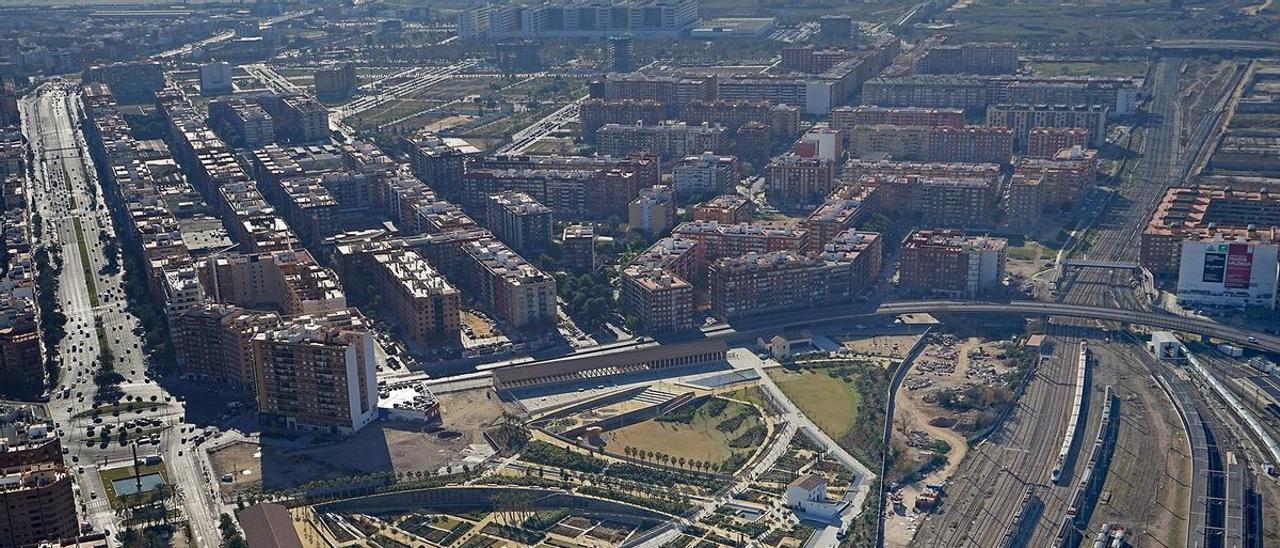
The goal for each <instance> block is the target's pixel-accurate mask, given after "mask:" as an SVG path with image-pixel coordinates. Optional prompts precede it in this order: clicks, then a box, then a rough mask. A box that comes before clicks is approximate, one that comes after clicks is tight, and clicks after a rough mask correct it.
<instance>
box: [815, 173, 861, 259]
mask: <svg viewBox="0 0 1280 548" xmlns="http://www.w3.org/2000/svg"><path fill="white" fill-rule="evenodd" d="M875 197H876V193H875V188H874V187H860V186H855V185H843V186H841V187H840V188H837V189H836V190H835V191H834V192H832V193H831V195H830V196H827V200H826V201H824V202H823V203H822V205H820V206H818V208H817V209H815V210H813V212H812V213H810V214H809V216H808V217H805V219H804V221H803V222H802V223H801V224H800V226H803V227H804V229H805V230H806V231H808V232H809V246H808V249H807V251H814V252H816V251H820V250H822V249H824V248H825V247H826V245H827V244H828V243H830V242H831V241H832V240H833V239H835V237H836V236H837V235H839V234H841V233H844V232H845V231H847V230H849V229H851V228H853V226H854V225H855V224H857V223H859V222H861V221H862V220H863V219H866V218H867V217H868V216H869V215H870V214H871V212H873V211H875V208H876V202H875Z"/></svg>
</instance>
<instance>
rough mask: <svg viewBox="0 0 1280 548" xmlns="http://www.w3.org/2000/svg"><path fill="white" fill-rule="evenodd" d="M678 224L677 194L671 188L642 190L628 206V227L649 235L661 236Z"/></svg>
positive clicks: (660, 187) (653, 187)
mask: <svg viewBox="0 0 1280 548" xmlns="http://www.w3.org/2000/svg"><path fill="white" fill-rule="evenodd" d="M675 224H676V193H675V191H674V190H673V189H672V188H671V187H669V186H651V187H649V188H644V189H640V194H639V195H638V196H636V199H635V200H632V201H631V203H630V204H628V206H627V226H628V227H629V228H630V229H631V230H639V231H642V232H646V233H649V234H659V233H661V232H663V231H665V230H666V229H668V228H671V227H672V226H675Z"/></svg>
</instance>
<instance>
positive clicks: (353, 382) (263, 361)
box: [253, 310, 378, 435]
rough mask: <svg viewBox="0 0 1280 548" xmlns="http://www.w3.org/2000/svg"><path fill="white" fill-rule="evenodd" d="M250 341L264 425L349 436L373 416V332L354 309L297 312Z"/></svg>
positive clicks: (375, 411) (375, 394) (375, 393)
mask: <svg viewBox="0 0 1280 548" xmlns="http://www.w3.org/2000/svg"><path fill="white" fill-rule="evenodd" d="M253 343H254V362H255V364H256V365H257V369H258V371H259V373H258V377H257V384H258V389H257V399H258V413H259V417H260V419H261V421H262V423H263V425H264V426H266V427H268V428H277V429H283V430H305V431H315V432H323V433H327V434H339V435H351V434H354V433H356V432H358V431H359V430H360V429H362V428H364V427H365V426H367V425H368V424H369V423H371V422H373V420H374V419H376V418H377V415H378V407H377V406H378V381H377V377H376V370H377V364H376V363H375V356H374V340H373V334H372V333H370V332H369V330H368V328H367V326H366V325H365V321H364V319H363V318H361V317H360V316H359V314H358V313H356V312H354V311H351V310H340V311H334V312H328V313H325V314H320V315H304V316H299V317H296V318H292V319H290V320H288V321H287V322H286V324H285V325H284V326H282V327H279V328H276V329H271V330H267V331H264V332H262V333H258V334H257V335H255V336H254V339H253Z"/></svg>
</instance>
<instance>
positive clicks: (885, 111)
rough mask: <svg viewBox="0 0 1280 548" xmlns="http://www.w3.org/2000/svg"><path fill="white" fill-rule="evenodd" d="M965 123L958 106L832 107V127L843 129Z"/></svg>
mask: <svg viewBox="0 0 1280 548" xmlns="http://www.w3.org/2000/svg"><path fill="white" fill-rule="evenodd" d="M880 124H887V125H894V126H950V127H963V126H964V110H963V109H958V108H925V107H884V106H873V105H861V106H840V107H836V108H834V109H831V127H833V128H836V129H839V130H842V131H844V132H845V136H846V138H847V137H848V135H849V133H850V132H851V131H853V128H854V127H856V126H874V125H880Z"/></svg>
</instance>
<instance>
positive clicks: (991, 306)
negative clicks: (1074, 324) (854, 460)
mask: <svg viewBox="0 0 1280 548" xmlns="http://www.w3.org/2000/svg"><path fill="white" fill-rule="evenodd" d="M922 312H923V313H951V314H1000V315H1014V316H1023V317H1052V316H1058V317H1068V318H1083V319H1095V320H1103V321H1112V322H1118V323H1122V324H1128V325H1142V326H1147V327H1155V328H1158V329H1168V330H1173V331H1183V332H1187V333H1195V334H1197V335H1203V336H1208V337H1214V338H1217V339H1222V340H1225V341H1228V342H1232V343H1235V344H1239V345H1241V346H1244V347H1247V348H1252V349H1254V350H1262V351H1266V352H1280V337H1278V336H1274V335H1270V334H1267V333H1262V332H1258V331H1253V330H1250V329H1246V328H1243V327H1235V326H1230V325H1225V324H1221V323H1218V322H1214V321H1210V320H1203V319H1198V318H1188V317H1183V316H1175V315H1173V314H1168V313H1156V312H1144V311H1138V310H1121V309H1115V308H1108V307H1102V306H1088V305H1078V304H1065V303H1046V302H1038V301H886V302H882V303H880V304H879V305H878V306H876V307H875V308H874V309H871V308H870V307H862V308H860V307H855V306H837V307H828V308H821V309H812V310H801V311H796V312H789V313H785V314H774V315H768V316H760V317H756V318H751V319H749V320H745V321H741V322H736V323H735V324H734V325H732V326H730V325H718V326H712V327H707V328H704V329H703V330H702V332H703V334H704V335H705V336H708V337H722V336H730V335H737V336H755V335H756V333H757V332H776V331H778V330H779V329H783V328H790V327H796V326H801V325H809V324H822V323H830V322H832V321H841V320H855V319H858V318H865V317H867V316H884V315H899V314H912V313H922Z"/></svg>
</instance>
